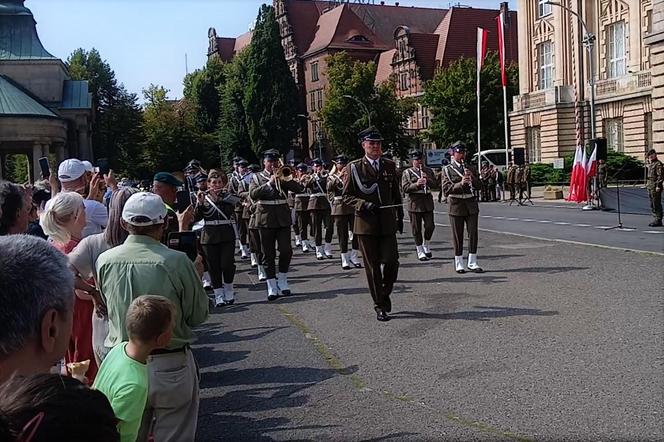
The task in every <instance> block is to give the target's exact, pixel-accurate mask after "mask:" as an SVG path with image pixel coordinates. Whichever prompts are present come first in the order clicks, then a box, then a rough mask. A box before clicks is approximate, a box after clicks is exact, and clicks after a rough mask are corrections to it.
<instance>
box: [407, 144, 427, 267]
mask: <svg viewBox="0 0 664 442" xmlns="http://www.w3.org/2000/svg"><path fill="white" fill-rule="evenodd" d="M408 156H409V157H410V159H411V161H412V167H409V168H407V169H405V170H404V171H403V175H402V177H401V190H402V191H403V194H404V195H407V196H408V200H409V203H408V214H409V215H410V227H411V229H412V231H413V237H414V238H415V247H416V249H417V259H419V260H420V261H428V260H429V259H431V258H432V257H433V254H432V253H431V249H430V248H429V246H430V242H431V237H432V236H433V231H434V229H435V226H434V222H433V209H434V207H433V194H432V193H431V190H432V189H433V188H434V187H436V176H435V174H434V172H433V170H432V169H430V168H429V167H426V166H424V164H423V161H422V156H423V155H422V151H420V150H412V151H410V152H409V153H408ZM423 224H424V237H423V235H422V225H423Z"/></svg>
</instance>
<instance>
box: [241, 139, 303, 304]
mask: <svg viewBox="0 0 664 442" xmlns="http://www.w3.org/2000/svg"><path fill="white" fill-rule="evenodd" d="M279 158H280V154H279V151H278V150H276V149H270V150H268V151H265V153H264V159H263V166H264V170H263V172H261V173H258V174H256V175H254V177H253V179H252V181H251V184H250V185H249V195H250V196H251V199H252V200H254V201H256V226H258V231H259V234H260V239H261V250H262V252H263V262H262V264H263V265H264V266H265V273H266V274H267V299H268V301H274V300H275V299H277V297H278V296H279V295H283V296H289V295H290V294H291V290H290V288H289V287H288V267H289V266H290V262H291V258H292V256H293V249H292V247H291V241H290V239H291V233H290V231H291V216H290V210H289V208H288V202H287V201H286V192H288V191H291V192H295V193H301V192H302V191H303V190H304V187H303V186H302V185H300V184H299V183H298V182H297V181H295V180H293V175H292V172H293V171H292V170H291V169H290V168H289V169H286V168H284V167H280V160H279ZM275 245H276V247H275ZM277 247H278V249H279V273H277V267H276V258H277Z"/></svg>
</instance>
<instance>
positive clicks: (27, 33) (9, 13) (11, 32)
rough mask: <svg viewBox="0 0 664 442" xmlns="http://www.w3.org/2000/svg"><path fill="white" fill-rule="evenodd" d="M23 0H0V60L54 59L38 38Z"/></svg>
mask: <svg viewBox="0 0 664 442" xmlns="http://www.w3.org/2000/svg"><path fill="white" fill-rule="evenodd" d="M23 1H24V0H0V61H2V60H43V59H55V58H56V57H54V56H53V55H51V54H50V53H49V52H48V51H47V50H46V49H44V46H43V45H42V43H41V41H40V40H39V36H38V35H37V28H36V24H37V22H35V19H34V17H33V16H32V12H31V11H30V10H29V9H28V8H26V7H25V6H24V5H23Z"/></svg>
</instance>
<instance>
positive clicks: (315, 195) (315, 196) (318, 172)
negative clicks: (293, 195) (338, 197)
mask: <svg viewBox="0 0 664 442" xmlns="http://www.w3.org/2000/svg"><path fill="white" fill-rule="evenodd" d="M312 164H313V170H314V173H313V174H312V175H311V178H310V179H309V180H308V181H307V184H306V186H305V187H306V188H307V190H308V191H309V192H311V195H310V196H309V214H310V216H311V222H312V223H313V227H314V239H315V241H316V259H318V260H322V259H325V258H332V257H333V256H332V234H333V233H334V231H333V230H332V226H331V222H330V220H331V218H330V201H329V200H328V199H327V178H328V173H327V171H326V170H325V169H324V168H323V161H321V160H320V159H318V158H316V159H315V160H313V162H312ZM323 228H325V245H323Z"/></svg>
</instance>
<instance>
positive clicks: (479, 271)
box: [468, 267, 484, 273]
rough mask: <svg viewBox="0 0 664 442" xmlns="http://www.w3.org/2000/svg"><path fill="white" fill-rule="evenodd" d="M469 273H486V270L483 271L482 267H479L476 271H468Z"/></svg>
mask: <svg viewBox="0 0 664 442" xmlns="http://www.w3.org/2000/svg"><path fill="white" fill-rule="evenodd" d="M468 271H469V272H473V273H484V270H482V267H477V268H476V269H470V268H469V269H468Z"/></svg>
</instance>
